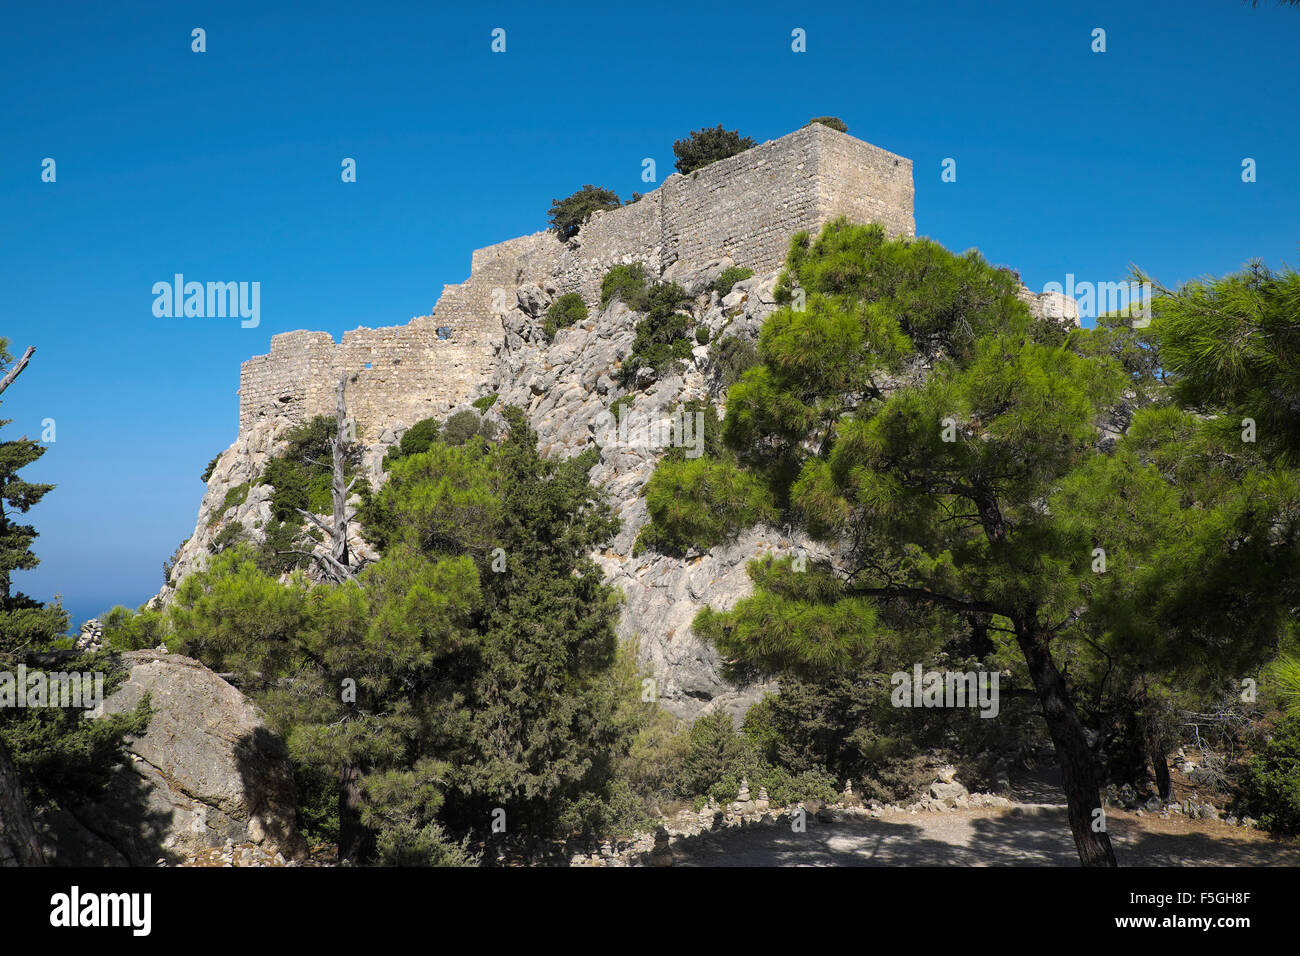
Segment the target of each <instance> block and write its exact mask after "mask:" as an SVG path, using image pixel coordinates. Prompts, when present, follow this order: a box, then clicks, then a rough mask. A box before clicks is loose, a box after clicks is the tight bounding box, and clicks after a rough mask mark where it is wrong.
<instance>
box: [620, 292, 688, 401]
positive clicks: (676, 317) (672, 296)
mask: <svg viewBox="0 0 1300 956" xmlns="http://www.w3.org/2000/svg"><path fill="white" fill-rule="evenodd" d="M641 299H642V302H641V303H640V304H641V305H642V306H643V309H642V311H644V312H645V313H646V317H645V318H644V319H642V320H641V321H640V322H638V323H637V324H636V338H635V339H634V340H633V341H632V351H631V352H630V353H629V354H628V357H627V359H626V360H624V362H623V369H622V372H621V373H620V379H621V380H622V381H623V382H624V383H626V384H629V385H630V384H631V383H633V382H635V381H636V373H637V370H638V369H641V368H652V369H654V370H655V372H656V373H663V371H664V370H665V369H667V368H668V366H669V365H671V364H672V363H673V362H674V361H675V360H677V359H688V358H690V357H691V339H690V337H689V332H690V324H691V318H690V316H688V315H686V314H684V313H682V312H681V311H679V310H680V309H681V308H682V307H683V306H685V305H686V304H687V303H689V302H690V301H691V297H690V294H689V293H688V292H687V291H686V290H685V289H683V288H682V287H681V286H679V285H675V284H673V283H671V282H665V283H658V284H656V285H653V286H650V287H649V288H648V289H646V290H645V293H644V295H643V296H641Z"/></svg>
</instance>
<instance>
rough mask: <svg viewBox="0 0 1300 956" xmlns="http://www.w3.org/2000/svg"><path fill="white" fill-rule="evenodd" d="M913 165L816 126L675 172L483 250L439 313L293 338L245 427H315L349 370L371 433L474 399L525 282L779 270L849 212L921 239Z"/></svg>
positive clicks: (247, 383)
mask: <svg viewBox="0 0 1300 956" xmlns="http://www.w3.org/2000/svg"><path fill="white" fill-rule="evenodd" d="M912 199H913V186H912V162H911V160H908V159H904V158H903V157H901V156H896V155H894V154H893V153H890V152H887V151H885V150H883V149H880V148H878V147H876V146H872V145H870V144H869V143H864V142H863V141H862V140H859V139H855V138H854V137H852V136H848V135H847V134H844V133H840V132H837V131H835V130H833V129H830V128H829V127H827V126H823V125H821V124H818V123H814V124H812V125H810V126H806V127H804V128H802V129H799V130H796V131H795V132H793V133H790V134H788V135H786V136H782V137H781V138H780V139H776V140H772V141H770V142H767V143H763V144H762V145H760V146H755V147H753V148H752V149H749V150H746V151H745V152H743V153H740V154H738V155H736V156H732V157H730V158H728V159H724V160H721V161H719V162H716V163H713V164H711V165H709V166H707V167H705V168H704V169H700V170H697V171H696V172H694V173H691V174H689V175H681V174H676V173H675V174H673V175H672V176H669V177H668V179H666V180H665V181H664V183H663V184H662V185H661V186H660V187H659V188H658V189H656V190H654V191H653V192H650V193H647V194H646V195H644V196H642V197H641V198H640V199H639V200H637V201H636V202H634V203H629V204H628V205H626V206H623V207H621V208H618V209H612V210H608V211H606V212H601V213H597V214H595V215H594V216H593V217H592V218H591V219H590V220H588V221H587V222H586V223H585V224H584V225H583V226H582V229H581V231H580V232H579V234H578V235H577V236H576V237H575V238H574V239H572V240H570V241H569V242H567V243H566V242H561V241H560V240H559V239H558V238H557V237H556V236H555V234H554V233H552V232H549V231H547V232H538V233H534V234H533V235H531V236H522V237H520V238H518V239H511V240H508V241H506V242H502V243H498V244H497V245H494V246H488V247H487V248H486V249H478V250H476V251H475V252H474V255H473V260H472V265H471V269H470V276H469V278H468V279H467V280H466V281H464V282H462V283H460V284H458V285H448V286H446V287H444V289H443V292H442V296H441V297H440V298H439V300H438V303H437V305H436V306H435V307H434V310H433V314H432V315H426V316H417V317H415V318H413V319H412V320H411V321H410V322H409V323H408V324H406V325H400V326H391V327H387V328H380V329H367V328H359V329H353V330H352V331H350V332H346V333H344V335H343V341H342V342H335V341H334V339H333V337H332V336H330V335H329V333H326V332H306V331H297V332H284V333H281V334H279V335H275V336H273V337H272V339H271V350H270V353H269V354H267V355H259V356H255V357H254V358H251V359H249V360H248V361H247V362H245V363H244V364H243V366H242V368H241V370H240V389H239V425H240V430H241V432H242V431H244V430H245V429H247V428H249V427H250V426H252V425H254V424H255V423H256V422H257V421H258V420H259V419H262V418H275V417H277V416H282V417H284V418H287V419H289V420H291V421H294V422H305V421H307V420H309V419H311V418H312V417H313V416H315V415H320V414H329V413H332V411H333V409H334V400H335V388H336V386H337V383H338V379H339V376H340V375H341V374H343V373H345V372H346V373H347V374H349V375H355V376H356V378H355V379H354V380H352V381H351V382H350V383H349V386H348V410H349V413H350V414H351V415H352V416H353V418H354V419H355V420H356V422H357V434H358V437H359V438H360V439H361V440H362V441H368V440H374V439H375V438H376V437H377V436H378V434H379V433H380V431H382V430H383V429H385V428H388V427H391V426H394V425H398V424H405V425H411V424H414V423H415V422H416V421H419V420H420V419H422V418H428V417H431V416H437V415H441V414H443V413H445V412H446V411H448V410H450V409H452V408H454V407H456V406H457V405H460V404H463V403H464V402H465V401H467V400H468V399H470V398H472V397H473V396H474V395H475V393H476V392H478V391H480V390H481V389H482V388H483V386H484V384H485V383H486V382H487V381H488V380H489V378H490V371H491V369H492V366H493V362H494V357H495V356H496V355H497V354H498V352H499V351H500V349H501V346H502V344H503V341H504V332H503V328H502V321H501V317H502V314H503V313H504V312H505V311H506V310H507V309H508V308H509V307H511V306H513V304H514V290H515V289H516V288H517V287H519V286H520V285H522V284H524V283H529V282H531V283H535V284H536V285H538V286H539V287H541V288H542V289H545V290H547V292H549V293H552V294H554V295H559V294H563V293H566V292H578V293H581V295H582V296H583V298H584V299H585V300H586V301H587V303H588V305H589V306H591V305H594V304H595V302H596V300H597V299H598V297H599V292H600V282H601V279H602V278H603V276H604V274H605V272H606V271H607V270H608V269H609V268H610V267H611V266H613V265H617V264H620V263H632V262H640V263H643V264H644V265H645V266H646V269H647V271H648V272H649V273H650V274H651V275H666V277H669V278H671V275H672V273H673V271H675V270H689V269H698V268H701V267H703V266H705V265H706V264H707V263H709V262H711V261H716V260H718V259H721V258H724V257H725V258H730V259H731V260H733V261H734V262H736V263H737V264H738V265H742V266H745V267H747V268H750V269H753V270H754V272H755V274H757V275H763V274H765V273H768V272H771V271H773V270H775V269H778V268H779V267H780V265H781V263H782V262H783V260H784V258H785V254H786V251H787V249H788V247H789V243H790V238H791V237H792V236H793V235H794V234H795V233H796V232H798V231H800V230H803V229H807V230H812V231H816V230H817V229H819V228H820V227H821V226H822V225H824V224H825V223H827V222H829V221H830V220H832V219H834V218H836V217H838V216H846V217H848V218H849V219H851V220H854V221H857V222H879V223H881V224H882V225H883V226H884V227H885V229H886V230H887V231H888V232H889V234H890V235H893V236H902V235H906V236H911V235H915V233H916V224H915V221H914V219H913V216H912Z"/></svg>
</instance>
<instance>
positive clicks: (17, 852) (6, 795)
mask: <svg viewBox="0 0 1300 956" xmlns="http://www.w3.org/2000/svg"><path fill="white" fill-rule="evenodd" d="M44 862H45V859H44V857H43V856H42V854H41V847H40V844H39V843H38V842H37V839H36V831H35V829H34V828H33V826H32V818H31V816H30V814H28V812H27V800H26V799H25V798H24V797H23V788H22V782H21V781H20V780H19V779H18V771H17V769H15V767H14V765H13V761H12V760H10V759H9V752H8V751H7V750H5V746H4V744H3V743H0V867H4V866H41V865H43V864H44Z"/></svg>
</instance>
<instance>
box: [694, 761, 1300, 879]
mask: <svg viewBox="0 0 1300 956" xmlns="http://www.w3.org/2000/svg"><path fill="white" fill-rule="evenodd" d="M1013 797H1014V799H1016V800H1017V804H1016V806H1014V807H1011V808H1008V809H973V810H953V811H949V812H947V813H924V812H918V813H908V812H906V811H887V812H886V813H885V814H884V815H882V816H881V817H880V818H878V819H874V820H870V819H868V820H861V821H858V820H854V821H850V822H844V823H829V824H828V823H817V822H815V821H813V820H812V819H810V820H809V823H808V828H807V831H806V832H804V833H792V832H791V831H790V830H789V829H788V828H785V827H761V828H752V829H745V830H727V831H722V832H717V833H710V834H706V835H704V836H702V837H699V838H695V839H691V840H685V841H683V842H682V843H680V844H679V845H678V847H677V848H675V849H678V850H680V854H678V855H676V861H677V865H679V866H1077V865H1078V862H1079V858H1078V856H1077V854H1076V853H1075V849H1074V839H1073V838H1072V837H1071V835H1070V825H1069V821H1068V818H1067V816H1066V810H1065V806H1064V798H1063V797H1061V795H1060V792H1059V790H1056V788H1055V787H1054V786H1052V783H1051V781H1050V780H1049V779H1039V780H1034V781H1026V782H1025V783H1023V784H1021V785H1020V786H1018V787H1017V788H1016V790H1015V792H1014V793H1013ZM1107 824H1108V827H1109V830H1110V836H1111V840H1112V842H1113V843H1114V845H1115V855H1116V857H1117V858H1118V860H1119V863H1120V865H1121V866H1300V841H1295V840H1282V839H1277V838H1274V837H1270V836H1269V835H1268V834H1266V833H1262V832H1260V831H1258V830H1246V829H1242V828H1240V827H1230V826H1228V825H1227V824H1226V823H1224V822H1222V821H1220V820H1189V819H1187V818H1186V817H1183V816H1181V815H1173V816H1171V817H1170V818H1169V819H1161V818H1160V817H1159V816H1158V815H1153V814H1144V815H1143V816H1141V817H1139V816H1136V815H1135V814H1134V813H1130V812H1127V811H1123V810H1118V809H1113V808H1112V809H1111V810H1110V811H1108V813H1107Z"/></svg>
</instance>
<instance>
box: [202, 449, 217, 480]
mask: <svg viewBox="0 0 1300 956" xmlns="http://www.w3.org/2000/svg"><path fill="white" fill-rule="evenodd" d="M220 460H221V452H217V453H216V454H215V455H213V456H212V460H211V461H210V462H208V467H206V468H204V469H203V474H202V475H200V476H199V477H200V478H201V479H202V480H203V483H204V484H207V483H208V479H209V478H211V477H212V473H213V472H214V471H216V470H217V462H218V461H220Z"/></svg>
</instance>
